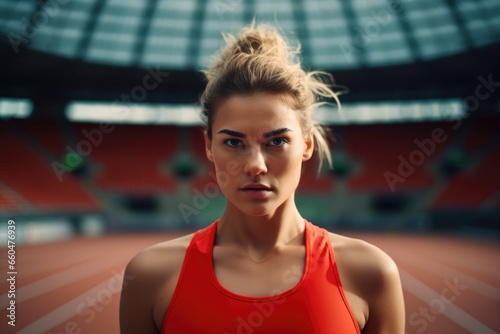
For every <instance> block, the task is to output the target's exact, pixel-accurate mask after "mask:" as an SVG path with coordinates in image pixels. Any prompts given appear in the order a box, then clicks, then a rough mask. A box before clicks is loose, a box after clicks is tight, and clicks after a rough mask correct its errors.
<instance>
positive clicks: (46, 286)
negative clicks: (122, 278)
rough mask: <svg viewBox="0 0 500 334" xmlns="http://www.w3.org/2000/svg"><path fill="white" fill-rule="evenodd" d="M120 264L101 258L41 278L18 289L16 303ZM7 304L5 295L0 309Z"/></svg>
mask: <svg viewBox="0 0 500 334" xmlns="http://www.w3.org/2000/svg"><path fill="white" fill-rule="evenodd" d="M121 264H122V263H120V262H117V261H116V259H114V258H103V259H102V260H100V261H93V262H87V263H83V264H80V265H78V266H75V267H72V268H70V269H67V270H64V271H60V272H58V273H56V274H54V275H51V276H48V277H45V278H42V279H40V280H38V281H36V282H33V283H31V284H28V285H26V286H23V287H18V289H17V293H16V302H18V303H20V302H24V301H26V300H29V299H31V298H34V297H38V296H40V295H43V294H44V293H47V292H50V291H54V290H56V289H59V288H62V287H64V286H67V285H70V284H72V283H75V282H78V281H80V280H83V279H85V278H87V277H90V276H92V275H94V274H98V273H100V272H102V271H104V270H109V268H112V267H116V266H119V265H121ZM123 264H125V263H123ZM8 302H9V300H8V299H7V293H4V294H3V295H1V296H0V308H6V307H7V306H8Z"/></svg>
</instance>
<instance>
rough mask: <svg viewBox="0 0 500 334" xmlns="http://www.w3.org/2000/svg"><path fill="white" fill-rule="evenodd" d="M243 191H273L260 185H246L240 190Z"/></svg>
mask: <svg viewBox="0 0 500 334" xmlns="http://www.w3.org/2000/svg"><path fill="white" fill-rule="evenodd" d="M240 189H241V190H243V191H256V192H268V191H273V189H272V188H271V187H269V186H267V185H265V184H261V183H250V184H246V185H244V186H243V187H241V188H240Z"/></svg>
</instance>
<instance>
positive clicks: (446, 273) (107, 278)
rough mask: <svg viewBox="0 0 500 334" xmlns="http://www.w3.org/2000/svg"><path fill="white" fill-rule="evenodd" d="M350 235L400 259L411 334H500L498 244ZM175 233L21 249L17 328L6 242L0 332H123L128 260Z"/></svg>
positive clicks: (421, 237)
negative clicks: (10, 313) (12, 319)
mask: <svg viewBox="0 0 500 334" xmlns="http://www.w3.org/2000/svg"><path fill="white" fill-rule="evenodd" d="M350 235H351V236H355V237H359V238H362V239H364V240H366V241H369V242H371V243H373V244H375V245H377V246H379V247H380V248H382V249H383V250H385V251H386V252H387V253H388V254H389V255H391V256H392V257H393V259H394V260H395V261H396V262H397V264H398V266H399V268H400V273H401V278H402V282H403V288H404V294H405V303H406V317H407V319H406V320H407V321H406V325H407V326H406V333H408V334H417V333H426V334H433V333H439V334H443V333H446V334H448V333H452V334H461V333H480V334H489V333H500V256H499V255H500V244H499V243H495V242H481V241H474V240H466V239H463V238H462V239H460V238H452V237H438V236H421V235H419V236H406V235H397V236H396V235H385V234H357V235H354V234H352V233H351V234H350ZM175 236H176V235H174V234H163V235H162V234H156V235H133V236H131V235H126V236H106V237H100V238H89V239H85V238H78V239H72V240H68V241H62V242H56V243H50V244H41V245H32V246H24V247H18V248H17V254H16V255H17V268H16V269H17V273H18V274H17V278H16V279H17V281H16V326H15V327H12V326H9V325H8V324H7V320H8V319H7V313H6V307H7V305H8V304H7V303H8V298H7V290H8V285H7V282H6V278H5V276H6V275H5V273H6V272H7V267H6V263H7V260H6V254H7V250H6V249H5V248H2V249H1V252H2V253H1V256H0V259H1V261H2V262H1V265H0V268H1V270H2V274H3V275H2V277H3V278H2V281H1V282H0V288H1V290H0V304H1V314H0V319H1V320H0V321H1V323H0V333H22V334H31V333H52V334H60V333H75V334H76V333H90V334H100V333H106V334H108V333H110V334H113V333H118V332H119V328H118V305H119V292H120V289H121V279H122V275H123V269H124V267H125V265H126V264H127V262H128V261H129V259H130V258H131V257H132V256H133V255H134V254H136V253H137V252H138V251H139V250H140V249H142V248H144V247H146V246H148V245H151V244H153V243H156V242H159V241H163V240H167V239H170V238H172V237H175ZM255 333H258V330H256V331H255Z"/></svg>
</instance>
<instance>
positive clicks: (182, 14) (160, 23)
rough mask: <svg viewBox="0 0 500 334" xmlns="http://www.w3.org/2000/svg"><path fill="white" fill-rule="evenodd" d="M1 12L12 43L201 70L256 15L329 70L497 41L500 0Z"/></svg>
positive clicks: (178, 4) (122, 2)
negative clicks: (225, 37) (293, 39)
mask: <svg viewBox="0 0 500 334" xmlns="http://www.w3.org/2000/svg"><path fill="white" fill-rule="evenodd" d="M37 3H38V4H37ZM40 4H42V5H40ZM0 13H1V14H0V27H1V30H2V31H3V32H6V33H8V34H9V35H10V36H8V37H9V39H10V40H11V43H14V44H16V43H17V42H16V39H17V38H19V39H20V40H19V41H20V42H22V43H24V40H26V41H25V42H26V44H27V45H28V46H29V47H30V48H33V49H35V50H39V51H43V52H47V53H53V54H56V55H60V56H64V57H68V58H72V59H80V60H84V61H87V62H95V63H104V64H112V65H121V66H142V67H145V66H148V65H152V66H153V65H154V66H156V65H160V66H161V67H162V68H168V69H201V68H204V67H205V66H206V65H207V64H208V62H209V61H210V55H212V54H213V53H214V52H215V51H216V50H217V49H219V48H220V47H221V45H222V39H221V31H226V32H230V33H235V34H236V33H238V31H239V30H240V29H241V27H242V26H244V25H245V24H248V23H249V22H250V21H251V20H252V18H254V17H255V18H256V19H257V21H264V22H270V23H273V24H276V25H278V26H279V27H280V28H281V29H282V31H283V32H284V33H285V34H289V35H295V37H296V38H298V39H299V40H300V42H301V44H302V45H303V58H304V61H305V62H306V63H307V64H309V66H310V67H312V68H322V69H332V70H333V69H334V70H336V69H348V68H359V67H363V66H369V67H373V66H381V65H392V64H403V63H412V62H416V61H422V60H428V59H435V58H439V57H443V56H448V55H452V54H457V53H462V52H465V51H467V50H470V49H474V48H479V47H483V46H486V45H488V44H492V43H495V42H498V41H500V2H498V1H497V0H482V1H454V0H448V1H445V0H419V1H416V0H411V1H410V0H401V1H385V0H354V1H351V0H337V1H332V0H328V1H327V0H309V1H307V0H277V1H263V0H260V1H259V0H255V1H243V0H182V1H178V0H145V1H130V0H129V1H126V0H50V1H38V2H36V1H2V2H0ZM30 18H31V20H30ZM29 23H31V25H32V26H33V28H31V29H33V32H32V37H31V38H29V36H26V35H27V33H26V31H27V30H28V34H29V30H31V29H30V28H26V25H27V24H28V25H29ZM16 35H17V36H19V37H16ZM27 37H28V38H27Z"/></svg>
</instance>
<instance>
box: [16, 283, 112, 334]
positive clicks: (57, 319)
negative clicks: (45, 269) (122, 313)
mask: <svg viewBox="0 0 500 334" xmlns="http://www.w3.org/2000/svg"><path fill="white" fill-rule="evenodd" d="M120 291H121V278H118V277H117V276H114V277H112V278H110V279H107V280H105V281H104V282H102V283H100V284H99V285H97V286H95V287H93V288H92V289H89V290H87V291H85V292H84V293H82V294H80V295H79V296H77V297H75V298H73V299H71V300H70V301H69V302H67V303H65V304H64V305H61V306H59V307H58V308H56V309H55V310H53V311H51V312H49V313H47V314H46V315H44V316H42V317H41V318H39V319H37V320H35V321H34V322H32V323H31V324H29V325H28V326H26V327H24V328H23V329H21V330H20V331H18V332H17V334H32V333H46V332H47V331H49V330H50V329H52V328H54V327H56V326H59V325H61V324H62V323H64V322H66V321H68V320H69V319H71V318H73V317H74V316H76V315H80V316H81V317H82V321H78V322H76V321H75V323H74V324H69V325H70V326H71V328H72V332H73V333H77V332H78V333H79V332H80V331H79V330H78V329H79V324H85V323H87V322H89V320H88V319H89V318H88V317H86V316H85V315H84V314H83V312H84V311H85V310H87V309H89V308H90V307H92V306H94V305H95V304H94V305H91V304H90V303H89V302H88V301H87V298H89V297H91V298H93V299H97V300H99V296H100V295H102V296H104V295H105V294H106V296H107V298H108V299H106V302H105V303H104V302H102V303H101V305H100V306H101V307H106V305H107V304H109V303H110V302H111V299H110V298H113V295H115V294H117V293H119V292H120ZM109 296H111V297H109ZM89 311H93V310H89ZM75 326H76V328H75ZM83 332H85V331H83Z"/></svg>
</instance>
